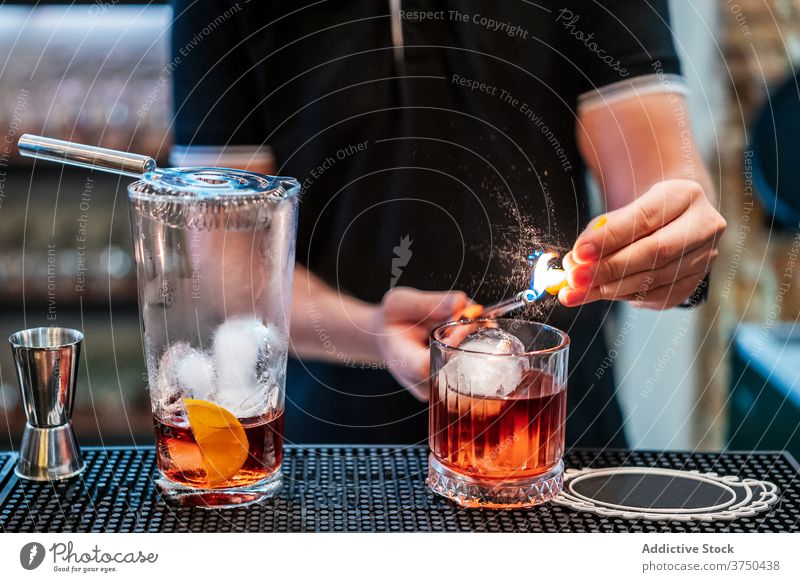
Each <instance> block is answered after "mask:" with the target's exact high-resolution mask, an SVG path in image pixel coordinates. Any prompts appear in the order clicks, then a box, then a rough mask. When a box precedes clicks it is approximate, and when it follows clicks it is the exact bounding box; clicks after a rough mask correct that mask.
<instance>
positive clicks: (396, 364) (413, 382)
mask: <svg viewBox="0 0 800 582" xmlns="http://www.w3.org/2000/svg"><path fill="white" fill-rule="evenodd" d="M390 341H391V344H392V345H391V351H392V355H393V365H392V367H391V368H390V370H389V371H390V372H391V373H392V375H393V376H394V377H395V379H396V380H397V381H398V382H399V383H400V385H401V386H403V387H404V388H406V389H407V390H408V391H409V392H411V394H413V395H414V397H415V398H417V399H419V400H422V401H425V400H427V398H428V387H427V384H428V376H429V375H430V352H429V351H428V343H427V335H426V334H409V333H400V334H396V335H394V336H393V338H392V339H391V340H390Z"/></svg>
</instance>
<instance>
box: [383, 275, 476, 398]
mask: <svg viewBox="0 0 800 582" xmlns="http://www.w3.org/2000/svg"><path fill="white" fill-rule="evenodd" d="M469 303H470V302H469V299H468V298H467V296H466V294H465V293H463V292H461V291H448V292H438V291H419V290H417V289H412V288H410V287H395V288H393V289H390V290H389V291H388V292H387V293H386V295H384V296H383V301H382V302H381V304H380V307H379V308H378V310H377V311H376V314H375V319H374V326H373V334H374V337H375V342H376V344H377V346H378V349H379V351H380V353H381V355H382V357H383V359H384V362H385V364H386V368H387V369H388V370H389V372H390V373H391V374H392V376H394V377H395V379H396V380H397V381H398V382H399V383H400V384H401V385H402V386H403V387H404V388H406V389H408V391H409V392H411V394H413V395H414V397H415V398H417V399H419V400H422V401H425V400H427V399H428V390H429V386H428V376H429V375H430V355H429V349H428V348H429V346H428V336H429V335H430V332H431V330H432V329H433V328H434V327H436V326H437V325H439V324H440V323H444V322H446V321H450V320H453V319H456V318H457V317H458V315H459V314H460V313H461V312H463V311H464V309H465V308H466V307H467V305H469Z"/></svg>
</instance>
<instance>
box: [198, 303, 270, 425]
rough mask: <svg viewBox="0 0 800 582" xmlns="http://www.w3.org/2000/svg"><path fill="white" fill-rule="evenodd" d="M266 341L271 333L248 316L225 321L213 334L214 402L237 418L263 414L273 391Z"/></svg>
mask: <svg viewBox="0 0 800 582" xmlns="http://www.w3.org/2000/svg"><path fill="white" fill-rule="evenodd" d="M270 340H272V341H273V342H275V332H274V331H271V330H270V329H269V328H268V327H267V326H265V325H264V324H263V323H261V322H260V321H258V320H257V319H255V318H251V317H237V318H232V319H229V320H227V321H226V322H225V323H223V324H222V325H220V326H219V327H218V328H217V330H216V332H215V333H214V341H213V352H214V365H215V367H216V370H217V388H218V392H217V399H216V402H217V403H218V404H219V405H220V406H223V407H225V408H227V409H228V410H229V411H230V412H231V413H233V414H234V415H236V416H238V417H247V416H255V415H258V414H261V413H263V412H265V411H266V410H267V408H268V402H269V400H270V397H271V396H272V392H274V391H276V390H277V386H276V382H275V377H274V373H273V369H274V364H273V362H272V359H273V354H272V350H271V349H270Z"/></svg>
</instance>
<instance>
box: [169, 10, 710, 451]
mask: <svg viewBox="0 0 800 582" xmlns="http://www.w3.org/2000/svg"><path fill="white" fill-rule="evenodd" d="M669 22H670V21H669V15H668V11H667V2H666V0H663V1H661V0H656V1H654V2H648V3H638V2H625V1H606V2H602V3H601V2H577V1H560V2H557V3H554V2H549V1H543V2H537V3H531V2H523V1H509V2H479V1H459V2H456V1H455V0H439V1H436V0H427V1H426V0H417V1H414V2H411V1H405V0H388V1H384V2H381V1H375V2H333V1H323V2H298V1H297V0H291V1H289V0H287V1H284V2H248V3H245V2H241V1H238V2H237V1H233V0H176V1H175V2H174V15H173V22H172V61H171V63H170V67H169V69H170V71H171V72H172V74H173V75H174V111H175V120H174V133H175V143H176V144H177V145H175V146H174V149H173V150H172V152H171V165H219V166H228V167H239V168H248V169H250V170H253V171H258V172H263V173H271V174H280V175H291V176H296V177H298V179H299V180H300V182H301V183H302V185H303V190H302V198H301V204H300V222H299V232H298V239H297V257H296V259H297V265H296V269H295V280H294V296H293V308H292V314H291V317H292V338H291V339H292V345H293V350H294V353H295V354H296V355H297V356H298V357H299V358H300V359H291V360H290V364H289V370H288V377H287V425H286V426H287V428H286V434H287V438H288V439H289V441H299V442H351V443H352V442H365V443H404V442H407V443H412V442H420V441H423V440H424V439H425V438H426V434H427V410H426V406H425V404H424V400H425V399H426V397H427V374H428V358H429V354H428V349H427V346H428V335H429V332H430V330H431V329H432V327H433V326H435V325H436V324H438V323H440V322H443V321H447V320H450V319H453V318H455V317H458V315H459V314H460V313H461V312H462V311H463V310H464V308H465V307H467V305H468V304H469V303H470V302H471V301H475V302H478V303H481V304H487V303H491V302H494V301H497V300H500V299H503V298H506V297H508V296H510V295H513V294H514V293H515V292H517V291H519V290H520V289H524V288H526V286H527V281H528V277H529V272H528V268H527V263H526V257H527V255H528V254H529V253H530V252H531V251H532V250H536V249H537V248H547V247H560V248H562V249H565V250H564V252H565V253H566V256H565V257H564V262H565V264H566V266H567V267H568V269H569V277H568V282H569V286H568V287H565V288H563V289H561V291H560V292H559V293H558V298H557V299H556V298H551V299H550V300H545V301H543V302H542V303H541V305H539V306H538V307H537V308H536V309H534V310H532V311H531V312H530V313H527V314H524V315H526V316H527V317H531V318H536V319H538V320H541V321H546V322H548V323H550V324H552V325H555V326H557V327H559V328H562V329H564V330H566V331H567V332H568V333H569V335H570V337H571V340H572V343H571V350H570V373H569V385H568V413H567V441H568V444H570V445H578V446H593V447H606V446H610V447H624V446H625V445H626V441H625V437H624V430H623V421H622V415H621V413H620V408H619V405H618V403H617V400H616V398H615V384H614V378H613V374H612V373H609V372H608V370H606V367H607V360H606V358H607V357H608V350H607V348H606V345H605V341H604V338H603V330H602V328H603V323H604V321H605V319H606V318H607V317H608V315H609V310H610V306H611V303H610V302H613V301H632V302H635V303H636V304H638V305H642V306H644V307H647V308H652V309H667V308H671V307H675V306H678V305H680V304H682V303H684V302H685V301H686V300H687V299H688V298H690V297H692V296H695V297H696V296H697V292H698V291H699V290H702V288H703V280H704V278H705V277H706V275H707V273H708V271H709V269H710V267H711V263H712V262H713V260H714V258H715V256H716V254H717V251H716V245H717V241H718V239H719V236H720V234H721V233H722V231H723V229H724V228H725V221H724V220H723V219H722V217H721V216H720V214H719V213H718V212H717V210H716V200H715V196H714V191H713V186H712V184H711V181H710V179H709V175H708V173H707V171H706V169H705V168H704V166H703V162H702V160H701V159H700V155H699V153H698V150H697V147H696V145H695V142H694V139H693V137H692V133H691V127H690V125H689V120H688V111H687V105H686V92H687V91H686V85H685V83H684V80H683V78H682V77H681V70H680V64H679V62H678V57H677V55H676V52H675V47H674V45H673V41H672V37H671V34H670V26H669ZM587 170H588V172H589V173H590V174H591V176H592V177H593V178H594V181H595V183H596V184H597V186H598V190H599V192H600V193H601V196H602V206H604V213H603V214H602V215H600V216H594V217H593V213H592V207H591V205H590V197H589V194H588V193H587V187H586V184H585V177H586V176H585V174H586V171H587ZM604 360H606V361H605V362H604ZM601 370H602V373H601Z"/></svg>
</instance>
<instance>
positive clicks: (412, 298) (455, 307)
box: [383, 287, 469, 323]
mask: <svg viewBox="0 0 800 582" xmlns="http://www.w3.org/2000/svg"><path fill="white" fill-rule="evenodd" d="M383 302H384V310H385V313H386V316H387V319H388V320H390V321H409V322H412V323H422V322H423V321H426V320H434V321H444V320H447V319H451V318H453V317H454V315H455V314H456V313H460V312H461V311H463V310H464V308H465V307H466V306H467V304H468V303H469V299H468V298H467V295H466V294H465V293H464V292H463V291H420V290H418V289H412V288H411V287H395V288H394V289H392V290H390V291H389V292H388V293H386V295H385V296H384V300H383Z"/></svg>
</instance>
